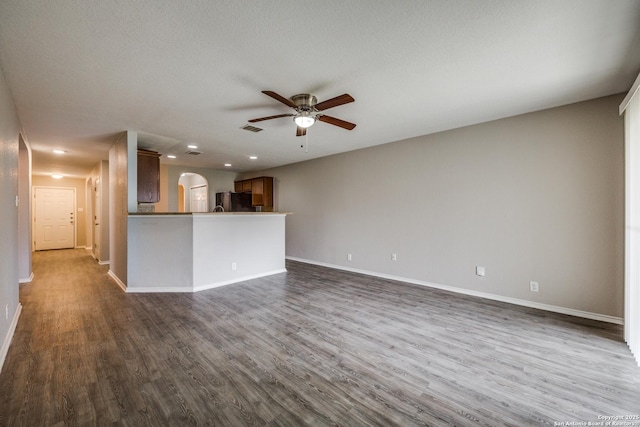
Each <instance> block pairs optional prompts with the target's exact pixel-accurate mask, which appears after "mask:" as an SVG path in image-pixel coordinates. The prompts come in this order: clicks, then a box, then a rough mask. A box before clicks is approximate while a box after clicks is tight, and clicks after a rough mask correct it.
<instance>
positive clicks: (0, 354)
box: [0, 304, 22, 371]
mask: <svg viewBox="0 0 640 427" xmlns="http://www.w3.org/2000/svg"><path fill="white" fill-rule="evenodd" d="M20 313H22V304H18V306H17V307H16V311H15V313H14V314H13V319H12V320H11V324H10V325H9V330H8V331H7V335H6V336H5V337H4V342H3V343H2V347H1V348H0V371H2V367H3V366H4V360H5V359H6V357H7V353H9V346H10V345H11V341H12V340H13V334H14V333H15V331H16V326H18V319H19V318H20Z"/></svg>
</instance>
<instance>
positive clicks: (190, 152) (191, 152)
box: [184, 150, 202, 156]
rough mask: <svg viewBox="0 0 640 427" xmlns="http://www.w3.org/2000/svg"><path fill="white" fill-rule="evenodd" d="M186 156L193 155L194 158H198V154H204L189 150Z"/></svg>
mask: <svg viewBox="0 0 640 427" xmlns="http://www.w3.org/2000/svg"><path fill="white" fill-rule="evenodd" d="M184 154H191V155H192V156H197V155H198V154H202V151H194V150H189V151H187V152H186V153H184Z"/></svg>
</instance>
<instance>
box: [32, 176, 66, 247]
mask: <svg viewBox="0 0 640 427" xmlns="http://www.w3.org/2000/svg"><path fill="white" fill-rule="evenodd" d="M34 197H35V203H34V205H35V212H34V229H35V250H37V251H39V250H45V249H65V248H73V247H75V222H76V219H75V211H76V210H75V205H76V203H75V200H76V190H75V189H74V188H49V187H36V188H35V192H34Z"/></svg>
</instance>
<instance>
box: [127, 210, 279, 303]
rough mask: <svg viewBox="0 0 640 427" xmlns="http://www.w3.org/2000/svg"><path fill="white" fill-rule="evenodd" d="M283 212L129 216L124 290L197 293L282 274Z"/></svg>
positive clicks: (141, 214)
mask: <svg viewBox="0 0 640 427" xmlns="http://www.w3.org/2000/svg"><path fill="white" fill-rule="evenodd" d="M285 217H286V214H284V213H277V212H261V213H258V212H256V213H239V212H238V213H235V212H230V213H213V212H212V213H129V216H128V221H127V227H128V236H129V243H128V253H127V264H128V274H127V286H126V292H197V291H201V290H205V289H210V288H215V287H218V286H224V285H228V284H231V283H235V282H240V281H244V280H249V279H254V278H258V277H263V276H268V275H271V274H277V273H283V272H285V271H286V269H285V260H284V257H285Z"/></svg>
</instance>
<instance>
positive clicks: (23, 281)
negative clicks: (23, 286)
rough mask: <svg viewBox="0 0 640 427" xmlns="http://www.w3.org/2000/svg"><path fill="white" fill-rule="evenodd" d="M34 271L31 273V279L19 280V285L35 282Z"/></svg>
mask: <svg viewBox="0 0 640 427" xmlns="http://www.w3.org/2000/svg"><path fill="white" fill-rule="evenodd" d="M33 277H34V276H33V271H32V272H31V274H30V275H29V277H27V278H25V279H19V280H18V283H30V282H31V281H32V280H33Z"/></svg>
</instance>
